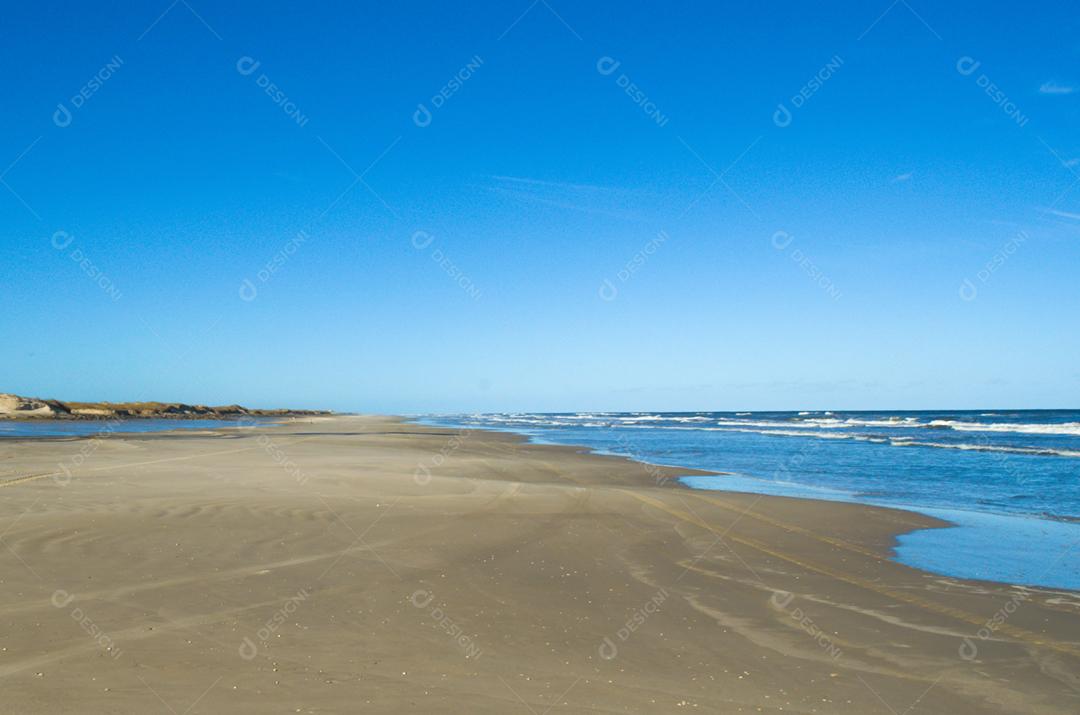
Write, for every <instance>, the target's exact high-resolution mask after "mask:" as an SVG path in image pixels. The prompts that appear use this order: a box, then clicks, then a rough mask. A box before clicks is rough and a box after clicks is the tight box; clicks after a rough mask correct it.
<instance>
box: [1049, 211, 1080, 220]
mask: <svg viewBox="0 0 1080 715" xmlns="http://www.w3.org/2000/svg"><path fill="white" fill-rule="evenodd" d="M1041 210H1042V211H1043V213H1048V214H1050V215H1052V216H1057V217H1058V218H1067V219H1070V220H1072V221H1080V214H1074V213H1071V212H1069V211H1058V210H1057V209H1041Z"/></svg>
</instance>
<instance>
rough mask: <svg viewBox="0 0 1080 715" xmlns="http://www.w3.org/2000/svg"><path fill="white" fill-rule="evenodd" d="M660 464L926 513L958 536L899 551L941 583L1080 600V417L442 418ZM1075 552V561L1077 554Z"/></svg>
mask: <svg viewBox="0 0 1080 715" xmlns="http://www.w3.org/2000/svg"><path fill="white" fill-rule="evenodd" d="M423 421H425V422H429V423H433V424H440V425H443V426H450V427H458V428H473V427H483V428H493V429H501V430H508V431H514V432H521V433H524V434H527V435H529V436H530V437H532V438H533V439H536V440H540V441H545V442H551V443H556V444H579V445H584V446H588V447H591V448H593V449H595V450H597V451H601V452H607V453H612V454H620V455H624V456H628V457H633V458H635V459H638V460H641V461H647V462H653V463H658V464H668V465H674V466H685V467H695V468H700V469H708V470H714V471H723V472H732V473H734V474H733V475H732V476H718V477H685V478H684V479H683V482H684V483H686V484H687V485H688V486H691V487H694V488H698V489H721V490H732V491H745V492H754V493H763V494H778V495H784V496H795V497H803V498H815V499H829V500H837V501H851V502H859V503H865V504H875V505H879V506H893V507H903V508H908V509H913V510H916V511H919V512H922V513H925V514H929V515H931V516H937V517H939V518H943V519H946V520H947V521H950V522H952V523H954V524H956V527H954V528H948V529H933V530H923V531H919V532H915V533H912V534H908V535H905V536H903V537H901V538H900V543H899V545H898V547H897V555H896V558H897V560H898V561H900V562H902V563H905V564H908V565H910V566H915V567H917V568H921V569H925V570H928V571H932V572H935V573H940V574H944V575H948V576H954V577H960V578H981V579H987V580H995V581H1004V582H1009V583H1023V584H1029V585H1042V586H1048V587H1058V588H1073V589H1080V523H1078V521H1080V489H1077V485H1078V483H1080V479H1078V478H1080V411H1075V410H1019V411H1017V410H981V411H947V412H836V413H831V412H817V413H809V412H807V413H796V412H763V413H731V412H697V413H568V414H496V415H449V416H447V415H443V416H429V417H426V418H424V420H423ZM1074 547H1075V548H1074Z"/></svg>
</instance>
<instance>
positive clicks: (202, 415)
mask: <svg viewBox="0 0 1080 715" xmlns="http://www.w3.org/2000/svg"><path fill="white" fill-rule="evenodd" d="M326 414H330V413H329V412H326V411H322V410H259V409H249V408H247V407H241V406H240V405H222V406H221V407H207V406H206V405H187V404H184V403H182V402H60V401H59V400H42V399H38V398H36V397H20V396H18V395H11V394H6V393H0V419H35V418H36V419H76V420H79V419H83V420H101V419H112V418H159V419H160V418H169V419H235V418H238V417H244V416H251V417H288V416H294V415H297V416H298V415H326Z"/></svg>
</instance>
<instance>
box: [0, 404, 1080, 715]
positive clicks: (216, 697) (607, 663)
mask: <svg viewBox="0 0 1080 715" xmlns="http://www.w3.org/2000/svg"><path fill="white" fill-rule="evenodd" d="M681 473H684V474H685V473H687V472H685V471H684V472H681ZM656 477H657V469H656V468H654V467H649V466H647V465H642V464H640V463H636V462H631V461H627V460H623V459H618V458H613V457H605V456H598V455H591V454H583V453H582V452H581V451H580V450H576V449H572V448H566V447H552V446H539V445H531V444H527V443H524V442H523V441H522V440H521V439H520V438H518V437H516V436H513V435H506V434H497V433H491V432H478V431H472V432H456V431H450V430H443V429H434V428H425V427H419V426H414V425H410V424H404V423H402V422H401V421H400V420H396V419H393V418H378V417H335V418H329V419H325V418H310V419H304V420H297V421H294V422H290V423H287V424H282V425H279V426H275V427H270V428H259V429H258V430H245V431H242V432H237V431H229V430H226V431H200V432H193V431H179V432H172V433H158V434H144V435H130V436H123V437H118V436H115V435H114V436H112V437H110V438H108V439H83V440H73V439H72V440H49V441H44V440H39V441H10V440H7V441H0V533H2V537H0V541H2V544H0V569H2V570H0V574H2V578H0V648H2V651H0V685H2V687H3V706H2V708H0V710H2V711H3V712H5V713H139V714H143V713H152V712H163V713H169V712H173V713H175V714H176V715H182V714H183V715H195V714H196V713H291V712H301V713H353V712H365V713H392V712H393V713H396V712H438V713H521V715H529V713H533V714H534V715H543V714H544V713H549V712H550V713H672V712H710V713H713V712H719V713H736V712H751V713H754V712H765V713H778V712H785V713H792V712H795V713H858V714H859V715H863V714H865V713H882V714H883V715H890V713H892V714H893V715H907V714H911V715H916V714H921V713H950V714H962V713H996V712H1002V713H1005V712H1008V713H1014V712H1015V713H1019V712H1025V713H1076V712H1080V677H1078V673H1080V617H1078V616H1080V595H1078V594H1073V593H1061V592H1049V591H1038V590H1032V589H1019V588H1014V587H1009V586H1006V585H996V584H987V583H973V582H963V581H958V580H954V579H948V578H943V577H939V576H934V575H931V574H927V573H923V572H920V571H917V570H914V569H910V568H907V567H904V566H901V565H898V564H895V563H892V562H890V561H889V560H888V559H887V556H888V553H889V550H890V548H891V545H892V544H893V543H894V537H895V536H896V535H897V534H899V533H902V532H905V531H910V530H912V529H914V528H920V527H927V526H933V525H935V524H936V522H934V521H933V520H931V519H929V518H926V517H923V516H920V515H917V514H912V513H908V512H903V511H897V510H889V509H878V508H870V507H864V506H859V505H852V504H838V503H827V502H814V501H806V500H794V499H785V498H776V497H759V496H755V495H745V494H727V493H715V492H713V493H701V492H694V491H691V490H688V489H683V488H681V487H679V486H678V485H676V484H672V483H666V484H660V485H658V484H657V479H656ZM965 639H967V640H966V641H965Z"/></svg>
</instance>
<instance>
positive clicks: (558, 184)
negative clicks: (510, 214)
mask: <svg viewBox="0 0 1080 715" xmlns="http://www.w3.org/2000/svg"><path fill="white" fill-rule="evenodd" d="M489 178H491V179H495V180H496V181H505V182H509V183H511V184H529V185H532V186H548V187H552V188H556V189H568V190H575V191H622V190H623V189H619V188H616V187H613V186H596V185H595V184H572V183H569V182H566V181H545V180H543V179H530V178H528V177H524V176H499V175H497V174H493V175H492V176H490V177H489Z"/></svg>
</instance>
